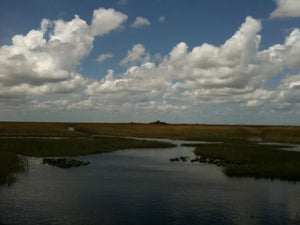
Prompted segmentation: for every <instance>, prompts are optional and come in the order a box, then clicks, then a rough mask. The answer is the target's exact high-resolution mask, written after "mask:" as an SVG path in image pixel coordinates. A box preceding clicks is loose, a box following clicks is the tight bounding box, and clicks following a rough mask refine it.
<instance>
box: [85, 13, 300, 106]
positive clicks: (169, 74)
mask: <svg viewBox="0 0 300 225" xmlns="http://www.w3.org/2000/svg"><path fill="white" fill-rule="evenodd" d="M260 30H261V22H260V21H259V20H255V19H253V18H252V17H247V18H246V20H245V22H244V23H243V24H242V25H241V27H240V28H239V29H238V31H236V32H235V34H234V35H233V36H232V37H231V38H229V39H228V40H227V41H225V43H224V44H223V45H221V46H219V47H216V46H213V45H210V44H207V43H204V44H202V45H200V46H196V47H194V48H193V49H192V50H191V51H188V46H187V45H186V43H184V42H181V43H179V44H177V45H176V46H175V47H174V48H173V49H172V50H171V51H170V53H169V55H167V56H165V57H164V58H163V59H162V61H161V63H160V64H158V65H155V64H154V63H153V62H151V57H150V55H149V57H146V59H145V58H143V56H144V55H145V54H146V50H145V48H144V46H142V45H141V44H137V45H135V46H134V47H133V49H132V50H129V51H128V55H127V57H126V58H125V59H123V60H122V64H124V65H128V64H130V63H136V62H141V63H142V64H141V65H140V66H136V65H135V66H131V67H129V68H128V70H127V72H126V73H124V74H120V75H118V77H115V75H114V74H113V71H109V72H108V75H107V76H106V77H105V78H104V79H102V80H101V81H92V82H90V83H89V84H88V86H87V89H86V94H87V95H89V96H93V97H94V98H95V97H97V96H98V97H99V96H101V102H102V104H114V103H113V102H116V100H115V99H118V104H125V103H130V104H132V105H135V107H137V105H139V106H145V104H150V103H151V102H156V103H158V104H162V103H164V102H165V103H167V104H168V105H169V106H170V107H173V108H174V109H177V110H181V109H186V108H187V107H193V106H197V105H199V104H201V103H228V102H234V103H240V104H241V105H242V106H247V107H256V106H261V105H263V104H264V103H265V102H272V103H273V104H279V103H280V102H288V101H291V99H295V96H294V95H293V96H294V97H293V98H292V94H287V93H286V92H284V90H286V89H288V88H290V86H289V85H287V84H286V83H289V84H290V83H291V82H290V80H287V81H286V82H285V81H284V82H283V83H282V84H281V85H280V86H279V87H278V89H276V90H267V89H266V88H265V85H266V82H267V81H268V80H270V79H272V78H274V77H276V76H278V74H280V73H282V72H283V71H284V70H288V69H300V66H299V65H300V63H299V62H300V61H299V59H300V57H299V55H298V54H299V51H298V49H299V38H300V32H299V30H298V29H295V30H294V31H292V32H291V34H290V35H289V36H288V37H287V38H286V40H285V42H284V44H277V45H274V46H271V47H270V48H268V49H266V50H263V51H259V45H260V40H261V36H260V35H259V32H260ZM291 77H292V78H290V79H291V80H292V83H293V84H295V80H294V79H298V78H297V76H291ZM294 86H295V85H294ZM294 86H293V87H294ZM295 88H298V86H297V85H296V86H295ZM280 90H281V91H282V92H284V93H286V94H285V97H284V98H281V100H280V99H277V98H276V97H275V95H276V92H277V91H280ZM293 92H295V91H293ZM282 95H283V94H282ZM287 99H290V100H287ZM296 101H299V99H297V98H296ZM280 104H281V103H280ZM179 106H183V108H180V107H179ZM170 107H169V108H170ZM162 108H164V107H162ZM165 109H166V110H167V109H168V107H165Z"/></svg>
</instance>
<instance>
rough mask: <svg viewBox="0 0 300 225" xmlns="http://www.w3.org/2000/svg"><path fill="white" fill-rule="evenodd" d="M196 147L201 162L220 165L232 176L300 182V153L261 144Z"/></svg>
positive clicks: (247, 142) (205, 145)
mask: <svg viewBox="0 0 300 225" xmlns="http://www.w3.org/2000/svg"><path fill="white" fill-rule="evenodd" d="M189 146H195V147H196V149H195V154H196V155H197V156H199V157H200V159H199V161H200V162H207V163H212V164H220V165H222V166H223V171H224V173H225V174H226V175H228V176H230V177H255V178H269V179H280V180H289V181H299V180H300V152H293V151H284V150H280V149H281V148H283V147H285V148H287V146H284V145H262V144H258V143H253V142H250V141H243V142H240V141H236V142H231V143H218V144H201V145H189Z"/></svg>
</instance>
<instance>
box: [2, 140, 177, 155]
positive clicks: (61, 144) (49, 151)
mask: <svg viewBox="0 0 300 225" xmlns="http://www.w3.org/2000/svg"><path fill="white" fill-rule="evenodd" d="M173 146H174V145H173V144H170V143H166V142H157V141H146V140H135V139H129V138H115V137H97V138H70V139H39V138H3V139H1V140H0V151H7V152H13V153H16V154H21V155H27V156H75V155H87V154H93V153H103V152H111V151H114V150H121V149H129V148H168V147H173Z"/></svg>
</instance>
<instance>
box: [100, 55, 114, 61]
mask: <svg viewBox="0 0 300 225" xmlns="http://www.w3.org/2000/svg"><path fill="white" fill-rule="evenodd" d="M113 57H114V54H112V53H106V54H101V55H99V56H98V58H97V61H98V62H103V61H104V60H105V59H111V58H113Z"/></svg>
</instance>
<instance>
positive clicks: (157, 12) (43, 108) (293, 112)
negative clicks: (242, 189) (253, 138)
mask: <svg viewBox="0 0 300 225" xmlns="http://www.w3.org/2000/svg"><path fill="white" fill-rule="evenodd" d="M75 15H78V17H75ZM42 21H43V24H44V29H42V28H41V23H42ZM299 28H300V3H299V1H298V0H263V1H261V0H243V1H241V0H232V1H223V0H198V1H196V0H190V1H179V0H172V1H171V0H170V1H169V0H165V1H162V0H153V1H141V0H139V1H137V0H127V1H126V0H122V1H119V0H116V1H112V0H110V1H99V0H88V1H79V0H61V1H58V0H35V1H33V0H27V1H16V0H2V1H1V2H0V34H1V35H0V46H1V47H0V89H2V91H1V90H0V120H4V121H5V120H17V121H28V120H30V121H88V122H130V121H135V122H149V121H153V120H158V119H159V120H164V121H167V122H170V123H207V124H209V123H222V124H224V123H225V124H288V125H300V119H299V118H300V110H299V109H300V31H299ZM16 35H18V36H16ZM13 40H14V41H13ZM97 59H98V60H97ZM1 67H2V69H1Z"/></svg>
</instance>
